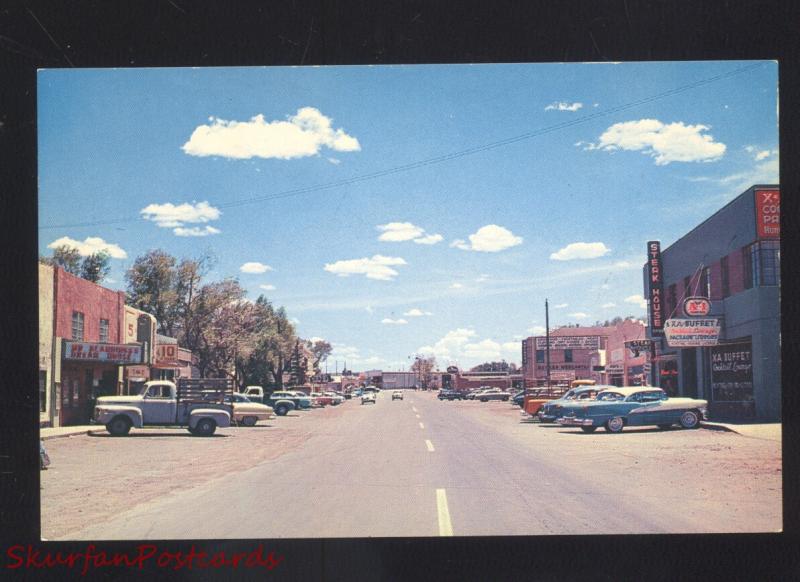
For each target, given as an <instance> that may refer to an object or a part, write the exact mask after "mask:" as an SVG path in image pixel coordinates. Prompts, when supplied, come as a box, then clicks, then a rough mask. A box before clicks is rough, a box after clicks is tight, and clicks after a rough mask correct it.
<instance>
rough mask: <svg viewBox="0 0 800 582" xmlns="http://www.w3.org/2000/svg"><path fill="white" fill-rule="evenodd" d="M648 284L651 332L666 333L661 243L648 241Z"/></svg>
mask: <svg viewBox="0 0 800 582" xmlns="http://www.w3.org/2000/svg"><path fill="white" fill-rule="evenodd" d="M647 286H648V295H649V296H648V298H647V299H648V303H649V304H650V334H651V335H653V336H660V335H664V303H663V298H664V279H663V270H662V268H661V243H660V242H659V241H657V240H651V241H649V242H648V243H647Z"/></svg>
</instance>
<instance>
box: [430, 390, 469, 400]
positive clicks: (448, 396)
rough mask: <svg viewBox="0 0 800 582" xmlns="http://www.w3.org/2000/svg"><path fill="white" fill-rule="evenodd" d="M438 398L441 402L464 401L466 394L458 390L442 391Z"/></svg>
mask: <svg viewBox="0 0 800 582" xmlns="http://www.w3.org/2000/svg"><path fill="white" fill-rule="evenodd" d="M436 398H438V399H439V400H463V399H464V393H463V392H459V391H458V390H440V391H439V394H437V395H436Z"/></svg>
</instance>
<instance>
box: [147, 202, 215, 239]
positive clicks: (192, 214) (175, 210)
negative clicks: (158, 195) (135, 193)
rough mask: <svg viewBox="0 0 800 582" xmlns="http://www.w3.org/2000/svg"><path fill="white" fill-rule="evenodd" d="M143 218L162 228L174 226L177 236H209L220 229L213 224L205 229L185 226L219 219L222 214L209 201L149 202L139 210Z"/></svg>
mask: <svg viewBox="0 0 800 582" xmlns="http://www.w3.org/2000/svg"><path fill="white" fill-rule="evenodd" d="M139 214H141V215H142V218H144V219H145V220H150V221H152V222H155V223H156V225H158V226H159V227H161V228H172V229H173V231H172V232H174V233H175V235H176V236H208V235H209V234H218V233H219V232H220V231H219V230H218V229H216V228H214V227H212V226H207V227H206V228H205V229H204V230H203V229H200V228H184V225H185V224H187V223H188V224H205V223H207V222H211V221H212V220H217V219H219V217H220V215H221V214H222V213H221V212H220V211H219V208H215V207H213V206H211V205H210V204H209V203H208V202H194V203H191V204H190V203H189V202H184V203H183V204H172V203H171V202H167V203H165V204H148V205H147V206H145V207H144V208H142V209H141V210H140V211H139Z"/></svg>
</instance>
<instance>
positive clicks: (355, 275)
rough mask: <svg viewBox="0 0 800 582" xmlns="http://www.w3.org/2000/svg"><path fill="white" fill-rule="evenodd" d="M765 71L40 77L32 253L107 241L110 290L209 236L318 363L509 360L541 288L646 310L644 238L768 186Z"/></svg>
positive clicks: (579, 309) (773, 103) (459, 69)
mask: <svg viewBox="0 0 800 582" xmlns="http://www.w3.org/2000/svg"><path fill="white" fill-rule="evenodd" d="M753 64H757V66H755V67H752V68H749V69H746V70H743V71H742V72H740V73H737V74H735V75H730V76H723V75H724V74H725V73H728V72H731V71H735V70H738V69H742V68H746V67H748V66H749V65H753ZM717 77H719V78H717ZM715 78H716V79H715ZM702 80H709V82H706V83H703V84H699V85H698V86H695V87H692V88H687V89H685V90H682V91H680V92H677V93H674V94H667V95H665V93H667V92H670V91H672V90H674V89H678V88H684V87H687V86H689V85H692V84H694V83H697V82H698V81H702ZM777 86H778V77H777V65H776V64H775V63H773V62H761V63H752V62H738V61H727V62H696V63H619V64H544V65H525V64H517V65H456V66H434V65H428V66H391V67H389V66H380V67H378V66H375V67H362V66H344V67H266V68H195V69H188V68H187V69H116V70H114V69H105V70H100V69H85V70H67V69H61V70H43V71H40V73H39V86H38V88H39V96H38V106H39V209H40V210H39V224H40V230H39V250H40V252H41V253H42V254H45V255H49V254H50V252H51V250H50V248H48V246H49V245H52V244H53V243H55V242H56V241H59V242H62V243H64V242H66V243H67V244H71V245H73V246H76V247H77V248H79V249H81V250H82V252H86V253H88V252H91V251H92V250H96V249H99V248H106V249H107V250H108V251H109V252H111V254H112V256H113V257H115V258H113V259H112V264H113V268H112V272H111V276H110V281H107V282H106V283H105V284H106V286H108V287H112V288H120V289H122V288H124V273H125V270H126V269H127V268H128V267H129V266H130V265H131V264H132V263H133V260H134V259H135V258H136V257H137V256H138V255H140V254H142V253H144V252H146V251H147V250H149V249H152V248H162V249H164V250H166V251H167V252H169V253H171V254H173V255H176V256H178V257H183V256H187V257H192V256H197V255H198V254H199V253H200V252H202V251H210V252H212V253H213V254H214V256H215V257H216V259H217V262H216V266H215V268H214V270H213V272H212V273H211V274H210V275H209V280H217V279H221V278H223V277H228V276H231V277H237V278H238V279H239V281H240V282H241V283H242V284H243V286H244V287H245V288H246V289H247V290H248V293H249V297H250V298H252V299H255V298H256V297H257V296H258V295H259V294H262V293H263V294H264V295H266V296H267V297H269V298H270V299H271V300H272V301H273V302H274V303H276V304H277V305H283V306H285V307H286V309H287V310H288V312H289V315H290V316H291V317H293V318H295V319H296V321H297V328H298V331H299V333H300V335H301V336H303V337H306V338H314V337H321V338H325V339H327V340H328V341H331V342H332V343H333V344H334V346H335V352H334V354H333V356H332V357H331V359H330V364H329V368H330V369H331V370H332V369H333V367H334V365H335V361H336V360H338V361H339V368H340V369H341V367H342V364H343V361H344V360H345V359H346V360H347V364H348V367H349V368H351V369H370V368H381V367H382V368H384V369H401V368H402V367H403V366H406V367H407V366H408V364H409V361H410V360H409V356H412V355H413V354H416V353H431V354H435V355H436V356H437V359H438V361H439V363H440V365H441V366H444V365H448V364H450V363H457V364H459V365H461V366H471V365H474V364H477V363H480V362H482V361H486V360H493V359H499V358H505V359H506V360H508V361H514V362H516V363H519V360H520V340H521V339H522V338H523V337H527V336H529V335H534V334H539V333H542V331H543V328H542V326H543V325H544V300H545V298H546V297H547V298H549V300H550V305H551V312H550V316H551V317H550V319H551V325H563V324H566V323H583V324H591V323H593V322H594V321H595V320H600V321H602V320H605V319H609V318H611V317H613V316H615V315H622V316H625V315H636V316H644V314H645V309H644V308H643V303H642V300H641V295H642V283H641V265H642V264H643V262H644V260H645V252H644V251H645V242H646V241H647V240H661V241H662V245H664V246H666V245H668V244H670V243H671V242H673V241H674V240H676V239H677V238H679V237H680V236H682V235H683V234H684V233H686V232H687V231H688V230H690V229H691V228H692V227H694V226H695V225H696V224H697V223H698V222H700V221H702V220H703V219H704V218H706V217H708V216H709V215H711V214H712V213H713V212H714V211H715V210H717V209H718V208H720V207H721V206H723V205H724V204H725V203H726V202H727V201H728V200H730V199H731V198H733V197H734V196H735V195H737V194H739V193H741V192H742V191H743V190H745V189H746V188H747V187H749V186H750V185H752V184H755V183H773V182H777V180H778V151H777V150H778V129H777ZM651 97H657V98H656V99H650V98H651ZM516 136H527V137H526V138H525V139H520V140H518V141H515V142H512V143H506V144H500V145H497V146H496V147H491V148H485V147H481V146H486V145H487V144H495V143H496V142H500V141H502V140H506V139H508V138H514V137H516ZM473 148H474V150H473ZM470 151H471V152H473V153H467V152H470ZM449 154H460V155H457V156H455V157H452V158H451V159H446V160H444V161H440V162H438V163H429V164H422V165H418V166H414V167H412V168H411V169H405V170H403V169H402V167H403V166H406V165H408V164H414V163H416V162H422V161H427V160H434V159H437V158H440V157H441V156H447V155H449ZM398 168H401V170H400V171H390V170H395V169H398ZM384 171H389V172H387V173H385V174H384V175H380V176H377V177H373V178H370V177H369V176H371V175H372V174H374V173H376V172H384ZM353 178H357V180H352V179H353ZM345 181H349V182H346V183H342V182H345ZM320 186H326V187H322V188H320ZM298 189H309V190H310V191H307V192H301V193H297V194H293V195H287V196H284V195H283V194H284V193H287V192H291V191H296V190H298ZM276 194H277V195H280V196H278V197H275V195H276ZM270 197H272V198H270ZM259 198H261V200H258V199H259ZM254 199H255V200H254ZM117 219H119V220H118V221H117ZM85 223H91V224H88V225H86V224H85ZM248 263H251V264H250V265H248V266H246V265H247V264H248Z"/></svg>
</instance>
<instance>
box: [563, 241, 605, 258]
mask: <svg viewBox="0 0 800 582" xmlns="http://www.w3.org/2000/svg"><path fill="white" fill-rule="evenodd" d="M610 252H611V249H610V248H608V247H607V246H606V245H605V244H603V243H601V242H592V243H586V242H574V243H570V244H568V245H567V246H565V247H564V248H563V249H559V250H558V251H557V252H555V253H552V254H551V255H550V258H551V259H552V260H554V261H573V260H575V259H596V258H599V257H603V256H605V255H607V254H608V253H610Z"/></svg>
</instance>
